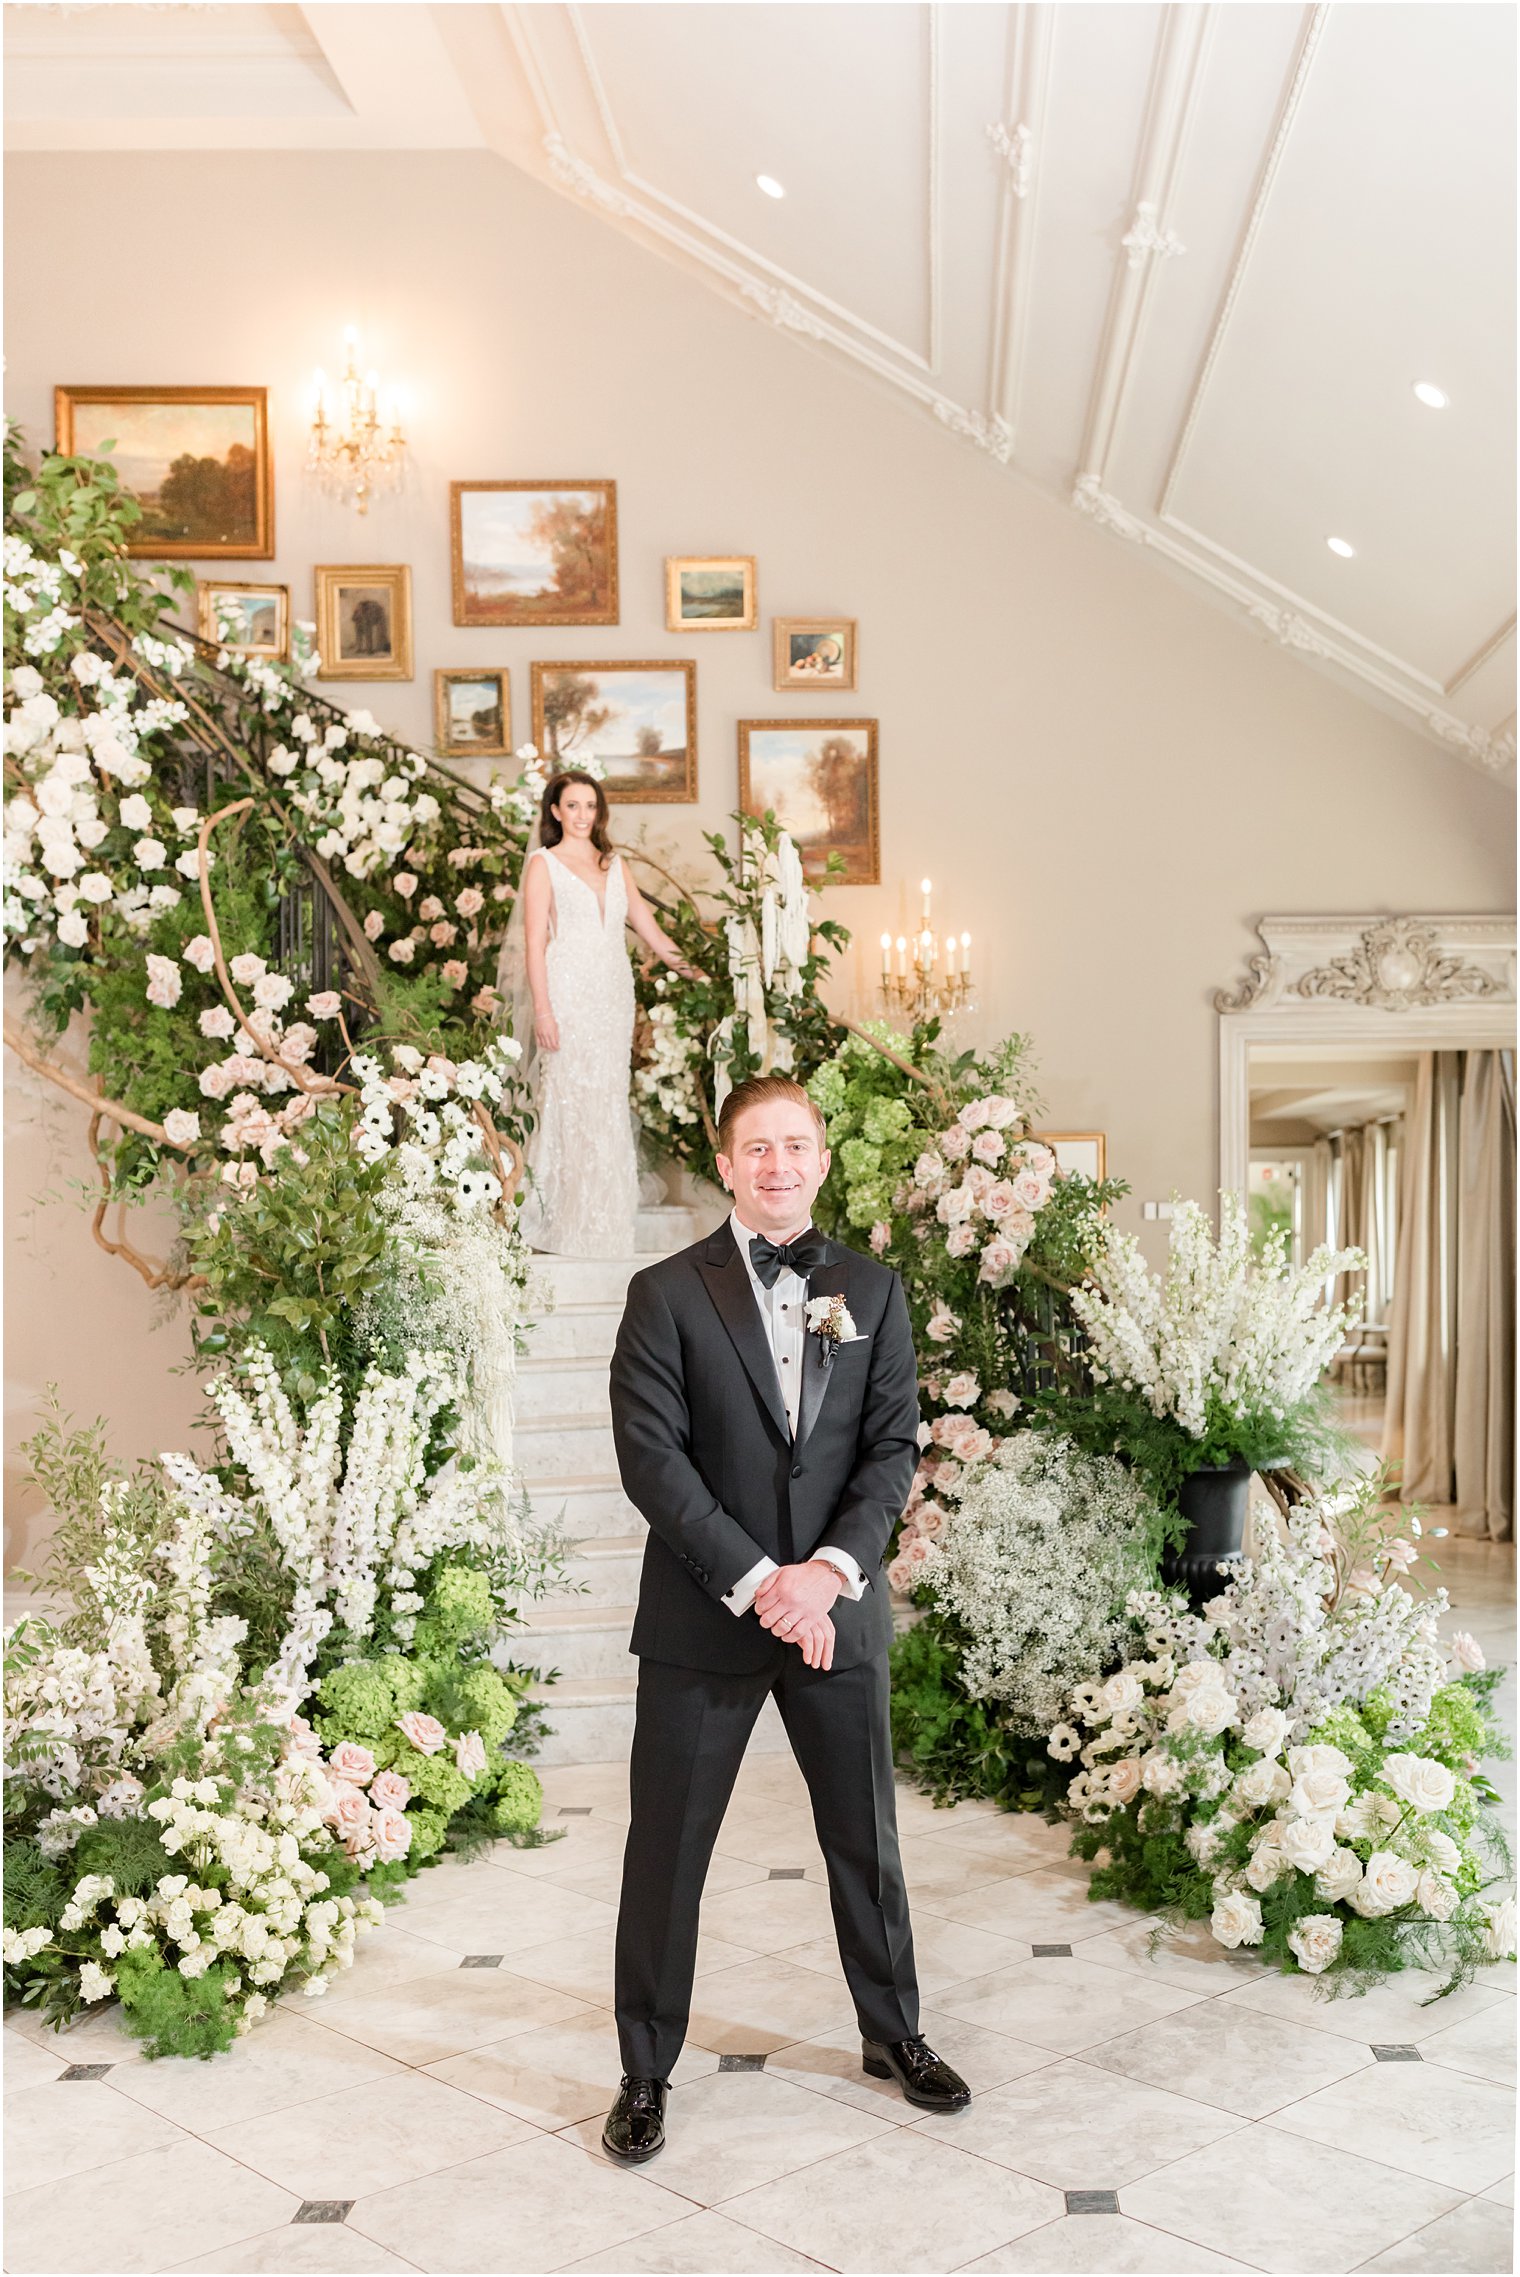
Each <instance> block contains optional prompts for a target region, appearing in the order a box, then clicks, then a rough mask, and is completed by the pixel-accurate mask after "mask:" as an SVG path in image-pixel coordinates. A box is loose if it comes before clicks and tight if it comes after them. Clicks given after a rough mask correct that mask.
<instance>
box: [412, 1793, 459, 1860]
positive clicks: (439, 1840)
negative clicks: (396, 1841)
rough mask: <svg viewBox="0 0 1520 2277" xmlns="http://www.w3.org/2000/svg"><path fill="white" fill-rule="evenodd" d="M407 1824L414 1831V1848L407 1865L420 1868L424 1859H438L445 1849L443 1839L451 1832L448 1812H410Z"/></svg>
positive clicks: (422, 1809) (424, 1809)
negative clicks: (440, 1852) (438, 1855)
mask: <svg viewBox="0 0 1520 2277" xmlns="http://www.w3.org/2000/svg"><path fill="white" fill-rule="evenodd" d="M406 1823H407V1825H408V1826H409V1827H410V1828H411V1830H412V1847H411V1849H410V1850H409V1851H408V1852H407V1854H406V1855H407V1863H408V1864H409V1865H414V1866H420V1865H421V1863H422V1861H423V1859H424V1858H432V1857H436V1855H437V1853H438V1852H439V1851H440V1850H441V1849H442V1848H443V1838H444V1836H445V1835H446V1834H447V1833H448V1831H449V1814H448V1812H447V1811H435V1810H429V1809H428V1808H427V1806H426V1805H425V1804H424V1805H423V1807H422V1808H421V1809H418V1810H408V1812H407V1814H406Z"/></svg>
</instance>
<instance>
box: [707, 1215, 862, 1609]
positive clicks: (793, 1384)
mask: <svg viewBox="0 0 1520 2277" xmlns="http://www.w3.org/2000/svg"><path fill="white" fill-rule="evenodd" d="M728 1222H729V1225H730V1227H731V1228H732V1230H733V1236H734V1240H735V1243H736V1244H737V1246H738V1250H739V1255H740V1256H741V1257H742V1258H743V1260H744V1269H745V1271H746V1273H748V1275H749V1285H750V1287H751V1289H753V1291H754V1294H755V1302H756V1304H757V1305H758V1306H759V1308H760V1318H761V1321H762V1322H763V1323H764V1327H765V1333H766V1337H767V1340H768V1342H769V1344H770V1348H771V1357H772V1358H773V1359H774V1361H775V1363H776V1379H777V1381H778V1383H779V1384H780V1386H781V1397H782V1399H783V1401H784V1402H785V1404H786V1419H787V1421H788V1423H790V1425H791V1427H792V1437H793V1438H794V1439H795V1438H796V1436H797V1415H798V1409H799V1407H800V1404H801V1399H802V1361H803V1355H804V1353H805V1352H806V1349H807V1283H806V1281H805V1280H804V1279H803V1278H802V1275H801V1274H800V1273H794V1272H793V1271H792V1269H791V1267H790V1265H783V1266H782V1268H781V1270H780V1272H779V1273H778V1274H777V1275H776V1281H775V1286H774V1287H773V1288H769V1289H768V1288H767V1287H766V1285H765V1283H764V1282H763V1281H762V1280H761V1278H760V1276H759V1274H758V1273H757V1272H756V1271H755V1261H754V1258H753V1256H752V1255H751V1254H750V1246H749V1245H750V1243H751V1242H752V1241H753V1240H754V1239H755V1238H756V1236H755V1234H754V1232H753V1231H752V1229H751V1228H750V1227H749V1226H747V1225H746V1224H745V1223H744V1220H743V1219H742V1218H741V1217H740V1215H739V1213H738V1211H737V1210H733V1211H731V1212H730V1213H729V1220H728ZM802 1230H804V1229H799V1232H798V1233H795V1234H793V1236H792V1239H793V1240H794V1241H795V1240H797V1239H798V1238H799V1237H800V1232H801V1231H802ZM811 1554H812V1556H813V1557H815V1558H823V1559H824V1560H825V1561H826V1563H828V1564H829V1565H831V1566H833V1567H834V1569H835V1571H836V1572H837V1573H838V1575H839V1577H840V1579H841V1581H842V1582H843V1584H844V1588H843V1591H842V1595H844V1596H846V1597H854V1598H859V1597H863V1596H864V1595H865V1592H866V1577H865V1575H864V1574H863V1573H862V1572H861V1569H860V1567H859V1565H858V1564H857V1563H856V1561H855V1559H854V1558H852V1557H851V1555H850V1553H849V1551H848V1550H836V1549H833V1548H830V1547H829V1546H828V1545H823V1546H821V1547H820V1548H818V1549H816V1550H814V1551H813V1552H812V1553H811ZM779 1571H780V1567H779V1566H778V1565H777V1563H776V1561H775V1559H774V1558H762V1559H761V1560H760V1562H759V1564H758V1565H753V1566H751V1567H750V1569H749V1572H748V1573H746V1574H745V1575H744V1576H743V1577H742V1579H740V1580H739V1581H736V1582H735V1583H734V1586H733V1588H732V1589H731V1590H730V1591H729V1593H728V1595H727V1596H726V1597H725V1598H724V1600H723V1602H724V1604H725V1605H726V1606H727V1607H728V1609H729V1611H730V1612H731V1613H741V1614H742V1613H747V1612H748V1611H749V1609H750V1607H751V1606H752V1605H753V1604H754V1602H755V1598H756V1595H757V1594H758V1592H759V1588H760V1584H761V1583H762V1581H764V1580H766V1578H767V1577H768V1576H769V1575H770V1574H773V1573H778V1572H779Z"/></svg>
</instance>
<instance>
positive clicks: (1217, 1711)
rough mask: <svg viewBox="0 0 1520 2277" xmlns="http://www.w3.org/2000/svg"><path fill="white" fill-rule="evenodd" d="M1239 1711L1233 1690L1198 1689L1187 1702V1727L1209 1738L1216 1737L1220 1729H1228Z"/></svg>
mask: <svg viewBox="0 0 1520 2277" xmlns="http://www.w3.org/2000/svg"><path fill="white" fill-rule="evenodd" d="M1239 1713H1240V1709H1239V1704H1238V1703H1237V1701H1236V1698H1235V1695H1234V1693H1233V1692H1224V1691H1218V1690H1216V1691H1208V1690H1204V1691H1199V1692H1195V1693H1194V1694H1193V1696H1192V1698H1191V1699H1190V1700H1189V1701H1188V1702H1187V1721H1188V1725H1189V1727H1190V1728H1191V1729H1192V1730H1193V1731H1201V1732H1202V1733H1203V1734H1204V1735H1205V1737H1206V1738H1209V1739H1217V1738H1218V1736H1219V1734H1220V1733H1221V1732H1222V1731H1228V1729H1229V1727H1230V1725H1231V1724H1232V1723H1234V1721H1235V1719H1236V1717H1237V1716H1238V1714H1239Z"/></svg>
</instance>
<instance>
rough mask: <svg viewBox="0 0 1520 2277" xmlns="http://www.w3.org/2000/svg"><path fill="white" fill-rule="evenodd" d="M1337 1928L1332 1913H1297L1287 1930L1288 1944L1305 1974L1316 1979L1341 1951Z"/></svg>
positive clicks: (1338, 1927) (1339, 1929) (1339, 1935)
mask: <svg viewBox="0 0 1520 2277" xmlns="http://www.w3.org/2000/svg"><path fill="white" fill-rule="evenodd" d="M1341 1935H1342V1931H1341V1925H1340V1923H1339V1922H1338V1921H1337V1920H1336V1918H1335V1915H1334V1914H1333V1913H1303V1914H1300V1915H1299V1917H1298V1919H1297V1921H1295V1923H1294V1924H1293V1927H1292V1928H1291V1929H1290V1930H1289V1931H1288V1943H1289V1945H1290V1947H1291V1948H1292V1950H1293V1952H1294V1953H1295V1954H1296V1955H1297V1956H1298V1965H1299V1967H1300V1968H1301V1969H1302V1970H1304V1972H1305V1973H1306V1975H1308V1976H1311V1977H1317V1976H1318V1975H1319V1974H1320V1972H1321V1971H1322V1970H1324V1969H1327V1968H1329V1966H1330V1963H1331V1962H1332V1961H1333V1960H1334V1959H1335V1956H1336V1954H1337V1953H1338V1952H1339V1951H1340V1949H1341Z"/></svg>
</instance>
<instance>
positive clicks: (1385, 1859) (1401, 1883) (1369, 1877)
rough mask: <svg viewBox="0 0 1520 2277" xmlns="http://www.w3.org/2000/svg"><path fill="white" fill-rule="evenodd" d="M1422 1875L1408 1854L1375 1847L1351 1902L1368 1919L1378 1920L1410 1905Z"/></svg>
mask: <svg viewBox="0 0 1520 2277" xmlns="http://www.w3.org/2000/svg"><path fill="white" fill-rule="evenodd" d="M1419 1878H1420V1877H1419V1875H1418V1874H1417V1873H1416V1872H1415V1870H1414V1868H1413V1866H1411V1865H1410V1863H1409V1860H1408V1859H1407V1858H1397V1857H1395V1856H1394V1853H1393V1852H1392V1851H1391V1850H1374V1851H1373V1853H1372V1856H1371V1857H1370V1858H1369V1859H1368V1861H1367V1865H1366V1869H1365V1871H1364V1872H1363V1875H1362V1879H1361V1881H1360V1883H1359V1884H1358V1886H1357V1888H1356V1890H1355V1892H1354V1893H1353V1895H1352V1898H1351V1903H1352V1905H1353V1906H1354V1907H1355V1909H1356V1911H1357V1912H1358V1913H1360V1914H1362V1915H1364V1916H1365V1917H1366V1919H1367V1920H1369V1921H1375V1920H1376V1919H1377V1918H1378V1917H1379V1916H1380V1915H1381V1914H1385V1913H1392V1912H1394V1911H1395V1910H1396V1909H1397V1908H1398V1907H1399V1906H1401V1905H1408V1903H1409V1901H1410V1899H1411V1898H1412V1897H1413V1896H1414V1893H1415V1889H1416V1887H1417V1885H1418V1882H1419Z"/></svg>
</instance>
